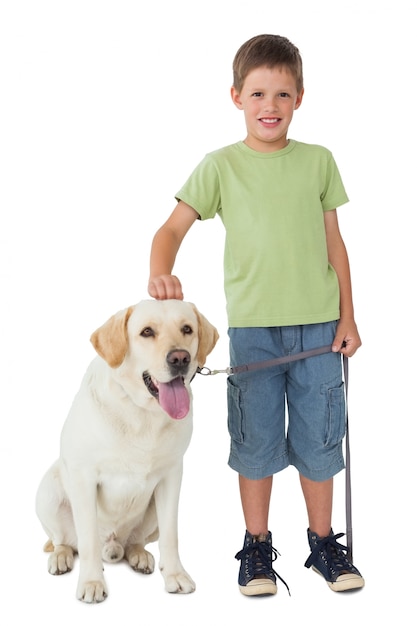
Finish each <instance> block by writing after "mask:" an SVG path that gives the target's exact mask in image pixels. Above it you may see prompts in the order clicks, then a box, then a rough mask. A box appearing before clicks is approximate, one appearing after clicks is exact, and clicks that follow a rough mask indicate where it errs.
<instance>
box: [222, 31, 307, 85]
mask: <svg viewBox="0 0 417 626" xmlns="http://www.w3.org/2000/svg"><path fill="white" fill-rule="evenodd" d="M262 66H266V67H269V68H273V67H285V68H286V69H287V70H288V71H289V72H290V73H291V74H292V75H293V76H294V78H295V81H296V85H297V92H298V93H300V92H301V91H302V89H303V63H302V60H301V55H300V52H299V50H298V48H297V47H296V46H294V44H292V43H291V41H289V39H287V38H286V37H281V36H280V35H256V36H255V37H252V39H249V40H248V41H246V42H245V43H244V44H243V45H242V46H241V47H240V48H239V50H238V51H237V53H236V56H235V58H234V61H233V86H234V88H235V89H236V91H237V92H238V93H240V91H241V89H242V87H243V83H244V81H245V79H246V77H247V75H248V74H249V72H251V71H252V70H254V69H256V68H257V67H262Z"/></svg>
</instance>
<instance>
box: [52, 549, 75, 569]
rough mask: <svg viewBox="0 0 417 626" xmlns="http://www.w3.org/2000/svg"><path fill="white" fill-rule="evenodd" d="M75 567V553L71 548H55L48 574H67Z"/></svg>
mask: <svg viewBox="0 0 417 626" xmlns="http://www.w3.org/2000/svg"><path fill="white" fill-rule="evenodd" d="M73 567H74V551H73V549H72V548H70V546H65V545H60V546H55V547H54V551H53V552H52V554H51V555H50V556H49V559H48V572H49V573H50V574H53V575H54V576H59V575H60V574H66V573H67V572H70V571H71V570H72V568H73Z"/></svg>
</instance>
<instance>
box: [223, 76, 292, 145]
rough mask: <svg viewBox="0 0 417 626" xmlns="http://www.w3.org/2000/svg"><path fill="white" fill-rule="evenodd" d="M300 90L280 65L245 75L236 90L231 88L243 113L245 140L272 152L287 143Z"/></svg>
mask: <svg viewBox="0 0 417 626" xmlns="http://www.w3.org/2000/svg"><path fill="white" fill-rule="evenodd" d="M303 94H304V90H302V91H301V92H300V93H298V92H297V87H296V83H295V78H294V77H293V76H292V74H290V73H289V72H288V71H287V70H286V69H285V68H284V67H274V68H269V67H257V68H255V69H254V70H252V71H251V72H249V74H248V75H247V77H246V79H245V82H244V83H243V87H242V89H241V91H240V93H237V91H236V89H235V88H234V87H232V90H231V95H232V100H233V102H234V104H235V105H236V106H237V108H238V109H240V110H241V111H243V112H244V115H245V123H246V129H247V132H248V134H247V137H246V139H245V143H246V145H247V146H249V148H252V149H253V150H257V151H258V152H274V151H275V150H281V149H282V148H285V146H286V145H287V143H288V141H287V132H288V128H289V125H290V123H291V120H292V116H293V113H294V111H295V109H298V107H299V106H300V104H301V101H302V99H303Z"/></svg>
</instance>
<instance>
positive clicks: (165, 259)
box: [148, 200, 199, 300]
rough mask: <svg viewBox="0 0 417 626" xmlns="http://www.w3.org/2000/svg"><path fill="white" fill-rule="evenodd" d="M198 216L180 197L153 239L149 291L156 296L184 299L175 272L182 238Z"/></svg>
mask: <svg viewBox="0 0 417 626" xmlns="http://www.w3.org/2000/svg"><path fill="white" fill-rule="evenodd" d="M198 217H199V215H198V213H197V211H195V210H194V209H193V208H192V207H190V206H189V205H188V204H186V203H185V202H182V201H181V200H180V201H179V202H178V204H177V206H176V207H175V209H174V211H173V212H172V213H171V215H170V217H169V218H168V219H167V221H166V222H165V224H163V225H162V226H161V228H160V229H159V230H158V231H157V232H156V234H155V236H154V238H153V241H152V248H151V258H150V276H149V283H148V292H149V295H150V296H152V297H153V298H156V299H157V300H167V299H169V298H173V299H176V300H182V299H183V297H184V296H183V293H182V287H181V283H180V281H179V279H178V278H177V277H176V276H173V275H172V274H171V272H172V268H173V267H174V263H175V258H176V256H177V252H178V250H179V248H180V245H181V243H182V240H183V239H184V237H185V235H186V234H187V232H188V230H189V229H190V228H191V226H192V224H193V223H194V222H195V220H196V219H198Z"/></svg>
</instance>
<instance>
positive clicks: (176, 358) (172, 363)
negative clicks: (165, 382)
mask: <svg viewBox="0 0 417 626" xmlns="http://www.w3.org/2000/svg"><path fill="white" fill-rule="evenodd" d="M190 362H191V356H190V353H189V352H188V351H187V350H171V352H168V355H167V363H168V365H169V369H170V372H171V374H173V375H176V376H179V375H180V374H186V373H187V371H188V366H189V365H190Z"/></svg>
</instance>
